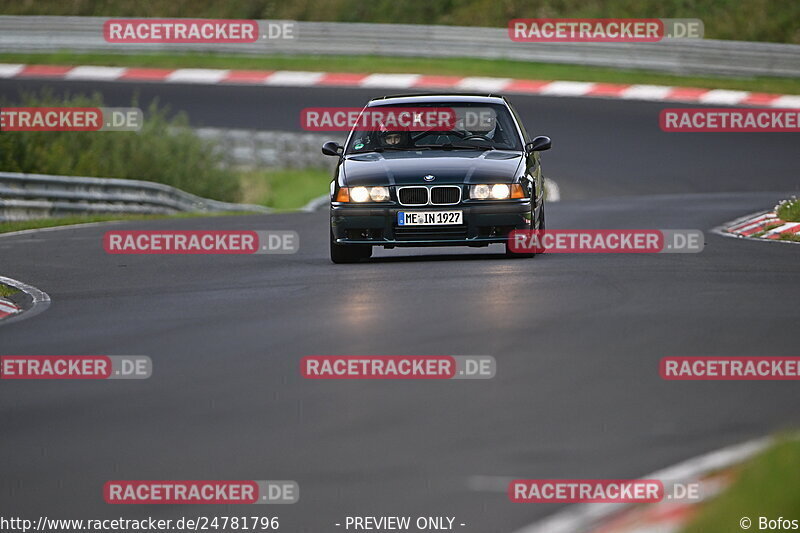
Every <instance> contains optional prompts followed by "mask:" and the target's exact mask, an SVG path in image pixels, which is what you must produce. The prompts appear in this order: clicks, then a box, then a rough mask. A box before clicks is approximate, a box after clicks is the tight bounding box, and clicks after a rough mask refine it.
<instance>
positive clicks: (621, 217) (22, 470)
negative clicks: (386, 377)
mask: <svg viewBox="0 0 800 533" xmlns="http://www.w3.org/2000/svg"><path fill="white" fill-rule="evenodd" d="M27 84H28V82H25V83H15V82H6V81H3V82H2V83H0V88H1V89H2V91H1V92H2V93H6V94H7V93H9V91H10V90H11V89H10V88H11V87H15V86H19V85H27ZM33 85H38V84H33ZM68 85H69V86H70V87H71V88H75V87H80V86H81V84H68ZM94 87H95V88H98V89H99V90H102V91H103V92H104V94H105V95H106V101H107V103H108V104H109V105H123V104H124V103H126V102H125V101H124V97H125V93H126V92H129V91H130V90H131V89H130V88H128V87H127V86H123V85H113V84H96V85H94ZM135 88H136V89H139V90H140V91H141V94H142V95H143V96H146V95H149V94H150V92H151V91H152V92H153V93H155V92H158V93H159V94H160V95H161V97H162V100H163V101H165V102H173V103H174V104H176V106H178V107H180V108H183V109H187V110H188V111H190V112H192V113H193V115H194V113H195V112H197V113H196V114H197V117H194V116H193V117H192V118H193V120H194V121H195V123H196V124H206V125H215V126H237V127H253V128H259V129H280V128H286V129H289V128H290V122H291V120H293V117H294V115H293V113H294V112H295V111H297V110H299V109H300V108H301V107H310V106H320V105H334V104H341V105H357V104H358V103H360V102H363V101H364V100H365V99H366V98H367V96H368V95H370V94H375V93H373V92H372V91H361V90H349V89H347V90H346V89H341V90H338V89H337V90H331V89H324V90H321V89H296V88H293V89H267V88H233V87H225V88H205V87H194V86H180V87H178V86H175V87H171V86H166V85H159V86H145V85H142V86H137V87H135ZM222 95H226V97H225V98H224V99H223V96H222ZM512 101H513V102H514V103H515V104H516V105H517V106H518V107H519V108H520V110H521V111H522V114H523V116H524V117H525V119H526V121H527V125H528V129H529V131H530V132H531V133H532V134H534V135H535V134H538V133H547V134H550V135H552V137H553V139H554V146H555V148H554V150H553V151H552V152H548V153H546V154H545V156H544V161H545V169H546V170H547V173H548V174H549V175H550V176H551V177H554V178H556V179H557V180H558V181H559V185H561V187H562V193H563V195H564V197H565V198H567V199H568V200H567V201H564V202H560V203H552V204H550V205H548V227H549V228H663V229H670V228H674V229H681V228H682V229H690V228H693V229H701V230H703V231H705V232H706V248H705V250H704V251H703V252H702V253H700V254H687V255H681V254H657V255H588V254H576V255H566V254H564V255H557V254H552V255H545V256H540V257H537V258H535V259H533V260H506V259H504V258H503V257H502V256H501V255H499V254H498V253H496V252H499V251H501V249H500V248H489V249H483V250H481V249H478V250H474V249H463V250H461V249H444V248H443V249H434V250H424V249H423V250H413V249H409V250H402V249H401V250H393V251H386V252H385V251H379V252H377V254H376V256H377V259H376V260H374V261H372V262H370V263H366V264H359V265H332V264H331V263H330V262H329V260H328V258H327V242H326V240H327V227H326V224H327V221H326V214H325V213H311V214H286V215H269V216H250V217H216V218H212V219H182V220H171V221H150V222H139V223H124V224H120V225H117V226H115V228H120V229H159V228H161V229H259V230H260V229H289V230H295V231H297V232H298V233H299V235H300V251H299V253H297V254H296V255H291V256H285V255H284V256H263V255H259V256H249V257H245V256H112V255H106V254H105V253H104V252H103V249H102V246H101V237H102V235H103V233H104V232H105V231H106V229H108V228H107V227H105V226H99V227H86V228H72V229H65V230H59V231H54V232H42V233H35V234H29V235H18V236H11V237H4V238H0V273H2V274H3V275H6V276H10V277H13V278H16V279H20V280H23V281H25V282H27V283H31V284H33V285H35V286H37V287H39V288H40V289H42V290H44V291H46V292H48V293H49V294H50V296H51V297H52V299H53V303H52V305H51V307H50V309H48V310H47V311H46V312H45V313H43V314H41V315H39V316H37V317H34V318H32V319H30V320H24V321H21V322H18V323H15V324H10V325H8V326H0V353H3V354H42V355H46V354H65V355H78V354H111V355H123V354H137V355H138V354H143V355H149V356H151V357H152V359H153V362H154V375H153V377H152V378H151V379H150V380H148V381H128V382H126V381H109V382H91V383H82V382H35V381H30V382H2V383H0V405H1V406H2V407H0V432H1V433H0V435H2V438H0V472H2V475H0V495H1V496H2V497H1V498H0V514H3V515H6V516H7V515H17V516H19V515H22V516H25V517H28V518H33V517H36V516H38V515H40V514H45V515H47V516H49V517H62V518H67V517H75V518H100V517H116V516H125V517H128V518H142V517H144V516H146V515H152V516H159V517H175V516H181V515H189V516H198V515H206V516H212V515H215V514H226V513H227V514H231V513H236V514H238V515H244V514H246V515H254V514H269V513H273V514H277V515H278V516H280V518H281V525H282V529H283V530H285V531H297V532H309V533H310V532H314V533H319V532H323V531H336V530H337V529H341V528H336V527H335V526H334V525H333V524H334V523H336V522H341V521H342V520H343V519H344V517H345V516H346V515H348V514H349V515H361V516H363V515H380V514H395V513H399V514H401V515H411V516H418V515H437V516H438V515H450V516H455V517H456V522H457V523H460V522H463V523H466V524H467V527H465V528H459V529H460V530H463V531H466V532H476V533H510V532H512V531H514V530H515V529H517V528H519V527H521V526H523V525H525V524H527V523H529V522H531V521H533V520H535V519H537V518H542V517H544V516H546V515H548V514H550V513H551V512H553V511H554V510H555V507H554V506H551V505H521V504H511V503H509V502H508V499H507V497H506V495H505V494H504V493H501V492H495V491H491V490H474V488H472V487H471V483H470V479H471V477H472V476H476V475H482V476H502V477H530V478H626V477H638V476H642V475H645V474H647V473H650V472H652V471H655V470H658V469H660V468H663V467H666V466H668V465H671V464H674V463H676V462H678V461H681V460H684V459H687V458H690V457H693V456H696V455H698V454H701V453H704V452H707V451H711V450H713V449H716V448H719V447H721V446H724V445H728V444H733V443H737V442H741V441H743V440H746V439H749V438H753V437H757V436H761V435H763V434H765V433H768V432H773V431H777V430H780V429H783V428H787V427H796V426H797V425H798V422H800V409H798V407H800V396H798V394H797V386H796V384H794V383H791V382H666V381H662V380H661V379H660V378H659V375H658V361H659V359H660V358H661V357H664V356H667V355H720V356H729V355H730V356H752V355H756V356H757V355H769V356H790V355H794V356H796V355H798V352H797V339H796V334H795V333H794V332H795V330H796V321H797V301H798V298H799V297H800V283H798V280H799V276H800V247H798V246H791V245H779V244H771V243H760V242H748V241H740V240H736V239H729V238H723V237H720V236H717V235H715V234H712V233H710V229H711V228H713V227H714V226H717V225H718V224H720V223H722V222H724V221H727V220H730V219H733V218H736V217H738V216H741V215H743V214H746V213H749V212H753V211H756V210H759V209H764V208H768V207H770V206H772V205H774V203H775V202H776V200H778V199H780V198H782V197H784V196H785V195H786V194H788V193H789V192H791V191H796V190H797V189H798V185H799V184H800V179H798V177H797V172H796V147H797V136H796V135H789V134H761V135H747V134H742V135H734V134H728V135H709V134H702V135H700V134H697V135H674V134H671V135H668V134H664V133H661V132H659V131H658V129H657V121H656V119H657V114H658V110H659V109H660V108H662V107H663V106H662V105H660V104H651V103H636V102H614V101H604V100H581V99H557V98H537V97H513V98H512ZM213 102H217V103H216V104H215V105H213V106H212V103H213ZM255 105H258V106H260V107H259V109H263V118H262V119H260V118H259V116H253V114H252V112H250V115H249V116H245V115H247V109H248V107H249V106H255ZM209 106H211V107H213V109H212V108H209ZM287 110H289V111H287ZM291 110H293V111H291ZM237 117H239V118H237ZM280 117H283V118H280ZM765 190H770V191H774V192H756V191H765ZM314 354H356V355H362V354H364V355H371V354H376V355H389V354H405V355H408V354H412V355H441V354H459V355H460V354H476V355H493V356H495V357H496V359H497V365H498V369H497V377H496V378H495V379H493V380H490V381H449V382H439V381H434V382H413V381H397V382H392V381H386V382H383V381H331V382H317V381H303V380H302V378H300V377H299V360H300V358H301V357H302V356H305V355H314ZM109 479H294V480H297V481H298V482H299V483H300V487H301V501H300V503H298V504H297V505H293V506H276V507H257V508H253V507H247V508H242V507H226V508H223V507H213V506H209V507H193V506H124V507H120V506H109V505H106V504H104V503H103V500H102V486H103V484H104V483H105V482H106V481H107V480H109ZM745 511H746V510H743V514H746V513H744V512H745Z"/></svg>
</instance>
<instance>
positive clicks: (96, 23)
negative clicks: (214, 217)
mask: <svg viewBox="0 0 800 533" xmlns="http://www.w3.org/2000/svg"><path fill="white" fill-rule="evenodd" d="M105 20H107V19H106V18H104V17H49V16H44V17H20V16H0V51H2V52H52V51H57V50H71V51H82V52H89V51H94V52H97V51H103V52H109V51H112V52H119V53H134V52H139V53H141V52H153V51H165V50H171V51H193V52H214V53H225V54H250V55H258V54H315V55H319V54H338V55H353V54H357V55H365V54H367V55H379V56H395V57H397V56H400V57H467V58H481V59H513V60H519V61H535V62H542V63H568V64H577V65H591V66H604V67H615V68H625V69H647V70H656V71H664V72H671V73H677V74H714V75H735V76H741V77H747V76H783V77H798V76H800V45H794V44H780V43H758V42H744V41H721V40H712V39H665V40H664V41H661V42H657V43H519V42H513V41H511V40H510V39H509V37H508V33H507V30H506V29H505V28H482V27H461V26H423V25H412V24H367V23H334V22H297V23H295V24H296V26H295V32H294V34H295V38H294V39H274V40H270V39H266V40H260V41H259V42H257V43H253V44H210V43H206V44H200V43H196V44H160V43H159V44H111V43H107V42H106V41H105V40H104V39H103V34H102V28H103V22H104V21H105ZM272 22H275V21H272ZM262 23H263V21H262Z"/></svg>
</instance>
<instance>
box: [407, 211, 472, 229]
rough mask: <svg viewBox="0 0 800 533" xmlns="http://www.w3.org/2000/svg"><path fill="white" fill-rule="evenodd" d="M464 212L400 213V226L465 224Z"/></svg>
mask: <svg viewBox="0 0 800 533" xmlns="http://www.w3.org/2000/svg"><path fill="white" fill-rule="evenodd" d="M463 219H464V213H463V211H400V212H398V213H397V225H398V226H449V225H454V224H463Z"/></svg>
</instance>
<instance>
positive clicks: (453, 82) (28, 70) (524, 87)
mask: <svg viewBox="0 0 800 533" xmlns="http://www.w3.org/2000/svg"><path fill="white" fill-rule="evenodd" d="M0 78H6V79H9V78H13V79H59V80H76V81H120V82H125V81H137V82H163V83H195V84H203V85H218V84H221V85H225V84H228V85H266V86H276V87H356V88H381V89H447V90H454V91H471V92H482V93H495V92H504V93H517V94H538V95H545V96H571V97H596V98H615V99H622V100H646V101H659V102H688V103H696V104H708V105H748V106H759V107H762V106H763V107H775V108H792V109H800V95H785V94H770V93H756V92H749V91H731V90H725V89H699V88H692V87H669V86H663V85H631V84H629V85H625V84H616V83H596V82H583V81H545V80H519V79H514V78H490V77H472V76H471V77H462V76H432V75H425V74H353V73H347V72H306V71H294V70H276V71H272V70H223V69H201V68H180V69H164V68H135V67H104V66H62V65H21V64H5V63H0Z"/></svg>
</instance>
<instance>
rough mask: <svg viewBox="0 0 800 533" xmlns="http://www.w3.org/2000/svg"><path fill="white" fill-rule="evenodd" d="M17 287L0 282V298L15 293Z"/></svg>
mask: <svg viewBox="0 0 800 533" xmlns="http://www.w3.org/2000/svg"><path fill="white" fill-rule="evenodd" d="M18 292H19V289H17V288H15V287H9V286H8V285H5V284H3V283H0V298H5V297H7V296H11V295H12V294H17V293H18Z"/></svg>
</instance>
